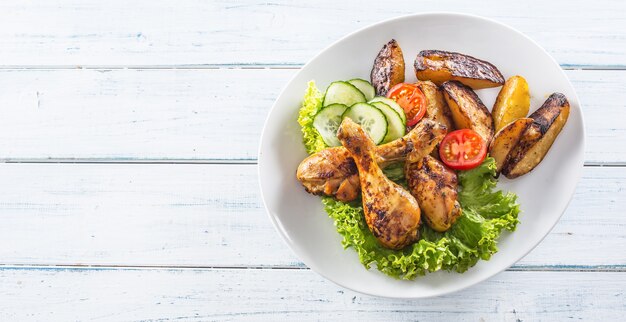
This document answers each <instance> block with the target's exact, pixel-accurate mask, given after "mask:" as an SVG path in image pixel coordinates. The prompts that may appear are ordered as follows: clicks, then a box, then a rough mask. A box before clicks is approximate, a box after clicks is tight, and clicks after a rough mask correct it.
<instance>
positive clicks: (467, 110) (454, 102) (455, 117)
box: [441, 81, 493, 146]
mask: <svg viewBox="0 0 626 322" xmlns="http://www.w3.org/2000/svg"><path fill="white" fill-rule="evenodd" d="M441 88H442V89H443V96H444V98H445V100H446V103H448V107H449V108H450V112H451V114H452V121H453V122H454V127H455V128H457V129H472V130H474V131H476V132H477V133H478V135H480V136H481V137H482V138H483V139H484V140H485V144H487V146H488V145H489V143H490V142H491V138H492V137H493V119H492V118H491V114H490V113H489V110H488V109H487V107H486V106H485V104H483V102H482V101H481V100H480V98H479V97H478V95H476V93H474V91H473V90H472V89H471V88H469V87H468V86H466V85H463V84H461V83H460V82H458V81H447V82H445V83H443V85H441Z"/></svg>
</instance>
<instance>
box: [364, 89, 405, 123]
mask: <svg viewBox="0 0 626 322" xmlns="http://www.w3.org/2000/svg"><path fill="white" fill-rule="evenodd" d="M374 102H383V103H385V104H387V105H389V107H391V108H393V109H394V110H395V111H396V112H398V115H400V117H401V118H402V122H404V123H405V124H406V115H405V114H404V110H403V109H402V107H400V105H398V103H396V101H394V100H392V99H390V98H386V97H383V96H376V97H374V98H372V99H371V100H370V101H369V102H368V103H374Z"/></svg>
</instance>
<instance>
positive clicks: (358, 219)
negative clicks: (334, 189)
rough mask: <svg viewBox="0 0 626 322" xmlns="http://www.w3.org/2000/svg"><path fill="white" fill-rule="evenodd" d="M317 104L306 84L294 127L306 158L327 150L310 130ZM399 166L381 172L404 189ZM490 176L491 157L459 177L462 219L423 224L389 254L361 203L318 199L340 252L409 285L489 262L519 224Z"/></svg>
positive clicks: (515, 208) (509, 197)
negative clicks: (444, 226) (416, 236)
mask: <svg viewBox="0 0 626 322" xmlns="http://www.w3.org/2000/svg"><path fill="white" fill-rule="evenodd" d="M321 104H322V94H321V92H320V91H319V90H317V88H316V87H315V84H314V83H313V82H309V87H308V89H307V91H306V94H305V98H304V101H303V103H302V108H301V109H300V115H299V118H298V123H299V124H300V125H301V126H302V133H303V136H304V140H303V142H304V145H305V147H306V149H307V151H308V152H309V153H310V154H311V153H315V152H318V151H320V150H322V149H324V148H326V145H325V144H324V141H323V140H322V138H321V136H320V135H319V133H317V131H316V130H315V128H313V117H314V116H315V114H316V113H317V111H319V109H320V108H321ZM403 167H404V164H403V163H398V164H395V165H390V166H389V167H387V169H385V170H384V171H385V174H386V175H387V176H388V177H389V178H391V179H392V180H394V181H396V182H398V183H400V184H403V185H404V186H406V182H405V180H404V170H403ZM495 174H496V165H495V160H494V159H493V158H491V157H489V158H486V159H485V161H483V163H482V165H480V166H479V167H477V168H474V169H472V170H469V171H461V172H459V175H458V178H459V186H460V188H459V195H458V200H459V203H460V204H461V207H462V209H463V210H462V215H461V217H459V219H458V220H457V222H456V223H455V224H454V225H453V226H452V228H450V229H449V230H448V231H447V232H445V233H439V232H436V231H434V230H432V229H430V228H429V227H428V226H427V225H422V227H421V228H420V236H421V239H420V240H419V241H418V242H417V243H414V244H413V245H410V246H408V247H406V248H404V249H402V250H390V249H387V248H384V247H382V246H381V245H380V244H379V243H378V241H377V240H376V238H375V237H374V235H373V234H372V233H371V232H370V230H369V228H368V227H367V224H366V222H365V218H364V214H363V208H362V206H361V201H360V200H355V201H353V202H350V203H344V202H341V201H337V200H335V199H334V198H332V197H323V198H322V203H323V204H324V208H325V210H326V212H327V213H328V215H329V216H330V218H332V220H333V221H334V224H335V227H336V228H337V232H339V234H341V235H342V236H343V241H342V244H343V246H344V248H352V249H354V251H356V252H357V254H358V255H359V259H360V261H361V263H363V265H364V266H365V267H366V268H367V269H369V268H371V267H372V266H375V267H376V268H377V269H378V270H380V271H381V272H383V273H385V274H387V275H389V276H392V277H394V278H400V279H408V280H411V279H415V278H416V277H418V276H421V275H424V274H426V273H427V272H435V271H438V270H448V271H457V272H459V273H462V272H465V271H466V270H468V269H469V268H470V267H472V266H474V265H475V264H476V263H477V262H478V260H480V259H483V260H489V259H490V258H491V256H492V255H493V254H494V253H496V252H497V251H498V248H497V240H498V238H499V236H500V234H501V232H502V230H503V229H507V230H509V231H513V230H515V227H516V226H517V224H518V223H519V221H518V219H517V216H518V214H519V212H520V210H519V205H518V204H517V203H516V199H517V196H516V195H515V194H513V193H503V192H502V191H498V190H496V184H497V180H496V179H495Z"/></svg>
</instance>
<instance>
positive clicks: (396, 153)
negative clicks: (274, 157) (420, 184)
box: [296, 119, 446, 201]
mask: <svg viewBox="0 0 626 322" xmlns="http://www.w3.org/2000/svg"><path fill="white" fill-rule="evenodd" d="M445 135H446V127H445V126H444V125H441V124H440V123H437V122H434V121H431V120H428V119H423V120H422V121H420V123H419V124H417V126H416V127H415V128H414V129H413V130H411V131H410V132H409V133H408V134H407V135H405V136H404V137H402V138H399V139H397V140H394V141H391V142H389V143H387V144H383V145H380V146H377V147H375V153H374V157H375V161H376V162H377V163H378V164H379V165H380V166H381V167H385V165H387V164H389V163H393V162H396V161H402V160H404V159H405V158H407V155H410V159H411V161H415V162H417V161H419V160H421V159H422V157H424V156H425V155H427V154H428V153H430V151H431V150H433V148H434V147H435V146H436V145H437V144H439V142H441V140H442V139H443V137H444V136H445ZM296 177H297V178H298V180H299V181H300V182H301V183H302V185H303V186H304V188H305V189H306V191H307V192H309V193H312V194H315V195H322V194H324V195H328V196H335V197H336V198H337V199H338V200H341V201H351V200H354V199H356V198H357V197H358V195H359V190H360V188H361V186H360V184H359V178H358V173H357V168H356V165H355V164H354V160H352V158H351V157H350V154H349V153H348V151H347V150H346V149H345V148H344V147H342V146H339V147H332V148H328V149H324V150H322V151H320V152H318V153H315V154H313V155H311V156H309V157H308V158H306V159H304V160H303V161H302V162H301V163H300V165H299V166H298V170H297V172H296Z"/></svg>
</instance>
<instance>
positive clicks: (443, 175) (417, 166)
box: [404, 156, 461, 232]
mask: <svg viewBox="0 0 626 322" xmlns="http://www.w3.org/2000/svg"><path fill="white" fill-rule="evenodd" d="M404 172H405V176H406V179H407V183H408V186H409V190H410V191H411V194H412V195H413V196H414V197H415V198H416V199H417V202H419V204H420V207H421V209H422V211H423V213H424V220H425V221H426V224H428V226H430V228H432V229H434V230H436V231H439V232H444V231H446V230H448V229H450V227H451V226H452V224H454V222H455V221H456V220H457V218H459V216H461V206H460V205H459V202H458V201H457V186H458V181H457V176H456V173H455V172H454V170H451V169H449V168H447V167H446V166H445V165H443V163H441V161H439V160H437V159H435V158H433V157H432V156H426V157H424V158H423V159H421V160H420V161H418V162H407V163H406V164H405V171H404Z"/></svg>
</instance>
